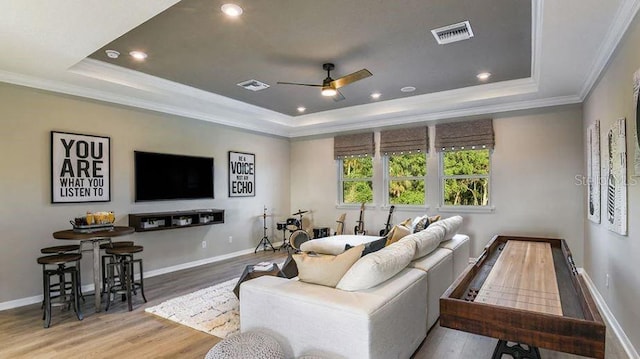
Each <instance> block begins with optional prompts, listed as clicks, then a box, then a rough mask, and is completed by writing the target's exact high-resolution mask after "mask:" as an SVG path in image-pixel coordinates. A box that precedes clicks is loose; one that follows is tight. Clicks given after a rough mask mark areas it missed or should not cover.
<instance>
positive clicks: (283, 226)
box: [276, 222, 287, 231]
mask: <svg viewBox="0 0 640 359" xmlns="http://www.w3.org/2000/svg"><path fill="white" fill-rule="evenodd" d="M276 226H277V227H278V230H279V231H282V230H284V229H286V228H287V222H278V223H276Z"/></svg>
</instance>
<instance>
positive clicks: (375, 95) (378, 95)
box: [371, 92, 382, 100]
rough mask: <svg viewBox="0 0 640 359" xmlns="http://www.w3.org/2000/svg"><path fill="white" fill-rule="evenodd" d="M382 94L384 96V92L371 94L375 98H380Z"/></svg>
mask: <svg viewBox="0 0 640 359" xmlns="http://www.w3.org/2000/svg"><path fill="white" fill-rule="evenodd" d="M380 96H382V94H381V93H380V92H374V93H372V94H371V98H372V99H374V100H377V99H379V98H380Z"/></svg>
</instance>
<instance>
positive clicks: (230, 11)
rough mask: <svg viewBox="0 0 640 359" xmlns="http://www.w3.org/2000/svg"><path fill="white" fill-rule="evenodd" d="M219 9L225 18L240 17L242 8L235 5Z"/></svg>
mask: <svg viewBox="0 0 640 359" xmlns="http://www.w3.org/2000/svg"><path fill="white" fill-rule="evenodd" d="M220 9H221V10H222V12H223V13H225V14H226V15H227V16H231V17H238V16H240V15H242V8H241V7H240V6H238V5H236V4H224V5H222V7H221V8H220Z"/></svg>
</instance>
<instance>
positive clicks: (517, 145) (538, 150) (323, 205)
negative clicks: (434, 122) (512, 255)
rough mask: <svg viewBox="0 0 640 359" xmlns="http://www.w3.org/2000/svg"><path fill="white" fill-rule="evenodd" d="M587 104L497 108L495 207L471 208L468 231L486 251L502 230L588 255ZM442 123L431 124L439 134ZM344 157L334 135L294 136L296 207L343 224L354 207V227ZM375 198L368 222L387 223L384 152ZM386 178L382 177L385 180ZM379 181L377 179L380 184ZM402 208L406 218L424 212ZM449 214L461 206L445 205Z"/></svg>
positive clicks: (431, 181) (377, 163) (431, 185)
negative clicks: (342, 176)
mask: <svg viewBox="0 0 640 359" xmlns="http://www.w3.org/2000/svg"><path fill="white" fill-rule="evenodd" d="M581 128H582V112H581V109H580V106H568V107H560V108H551V109H541V110H536V111H533V112H520V113H511V114H501V115H496V116H494V130H495V135H496V147H495V150H494V152H493V156H492V159H491V161H492V174H491V181H492V183H491V190H492V193H491V200H492V204H493V205H494V206H495V211H494V212H493V213H463V214H462V215H463V216H464V218H465V222H464V227H463V230H462V231H463V232H465V233H468V234H469V235H470V236H471V240H472V255H474V256H475V255H478V254H480V252H481V251H482V248H484V246H485V245H486V243H487V242H488V241H489V240H490V239H491V238H492V237H493V236H494V235H495V234H511V235H530V236H548V237H559V238H564V239H566V240H567V242H568V244H569V247H570V248H571V250H572V252H573V254H574V257H575V260H576V262H577V263H578V264H581V263H582V252H583V251H582V248H583V243H582V237H583V220H582V217H583V215H582V213H583V212H584V203H583V199H582V195H583V189H582V188H581V186H579V185H577V184H576V176H580V175H582V173H583V152H582V151H583V138H582V134H581ZM433 134H434V131H433V129H431V134H430V138H431V142H432V143H433ZM438 158H439V157H438V155H437V154H435V153H434V152H433V151H431V154H430V155H429V157H428V161H427V166H428V168H427V172H428V173H430V174H435V176H428V183H427V191H428V199H427V202H428V205H429V210H428V213H430V214H437V213H439V212H438V206H439V195H438V193H439V192H438V188H439V184H438V183H439V182H438V178H437V173H438V161H439V159H438ZM336 166H337V164H336V161H334V159H333V137H325V138H310V139H300V140H293V141H292V144H291V208H292V209H297V208H302V209H309V210H312V211H313V213H312V217H313V219H314V223H315V225H316V227H318V226H330V227H333V228H335V220H336V218H337V217H338V215H339V214H340V213H343V212H347V224H346V229H347V231H348V232H352V231H353V227H354V226H355V221H356V220H357V219H358V215H359V211H358V209H356V208H352V209H342V208H336V203H337V191H338V186H337V182H336V181H337V167H336ZM374 171H375V174H374V201H375V202H377V206H375V208H374V207H372V208H367V209H366V210H365V224H366V228H367V230H368V231H369V232H370V233H372V232H376V233H377V231H378V230H380V229H381V228H382V227H383V226H384V223H385V221H386V218H387V213H388V211H387V210H386V209H381V208H380V204H381V203H380V202H381V200H380V198H382V191H383V189H382V188H381V187H382V186H381V183H382V173H381V160H380V158H379V156H376V158H375V159H374ZM377 184H380V185H377ZM376 185H377V187H376ZM422 212H424V211H420V212H410V211H399V210H397V211H396V213H394V216H393V222H395V223H398V222H400V221H402V220H403V219H405V218H408V217H415V216H417V215H419V214H420V213H422ZM440 214H442V215H443V216H445V217H447V216H450V215H453V214H454V213H440Z"/></svg>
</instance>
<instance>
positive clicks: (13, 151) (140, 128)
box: [0, 84, 290, 304]
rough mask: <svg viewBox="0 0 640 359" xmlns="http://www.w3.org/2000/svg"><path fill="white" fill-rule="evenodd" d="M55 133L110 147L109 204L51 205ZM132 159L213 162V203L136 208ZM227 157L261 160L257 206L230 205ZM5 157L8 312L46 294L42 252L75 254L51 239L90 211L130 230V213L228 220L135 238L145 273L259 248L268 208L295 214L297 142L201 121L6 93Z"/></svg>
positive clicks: (0, 96)
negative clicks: (211, 213)
mask: <svg viewBox="0 0 640 359" xmlns="http://www.w3.org/2000/svg"><path fill="white" fill-rule="evenodd" d="M52 130H55V131H64V132H74V133H82V134H94V135H100V136H108V137H110V138H111V147H112V153H111V161H112V163H111V166H112V167H111V168H112V178H111V181H112V198H111V202H108V203H86V204H51V203H50V195H51V194H50V192H51V189H50V181H51V175H50V152H51V150H50V146H51V144H50V131H52ZM134 150H145V151H152V152H163V153H175V154H186V155H196V156H211V157H214V158H215V170H214V171H215V174H214V176H215V179H214V181H215V199H213V200H191V201H160V202H147V203H135V202H134V191H133V185H134V176H133V169H134V167H133V151H134ZM229 150H236V151H243V152H250V153H255V154H256V196H255V197H249V198H228V194H227V193H228V192H227V173H228V171H227V161H228V160H227V156H228V154H227V152H228V151H229ZM0 154H1V155H0V229H1V231H0V248H1V249H0V263H1V265H0V268H2V270H0V304H2V303H3V302H7V301H11V300H17V299H20V298H25V297H29V296H36V295H40V294H41V293H42V278H41V272H40V267H39V266H38V265H37V264H36V258H37V257H38V256H39V255H40V252H39V250H40V248H42V247H45V246H52V245H60V244H69V243H67V242H65V243H62V242H61V241H59V240H56V239H53V238H52V236H51V233H52V232H54V231H57V230H61V229H68V228H70V225H69V220H70V219H72V218H74V217H76V216H79V215H82V214H83V213H85V212H86V211H101V210H112V211H115V213H116V218H117V224H118V225H127V224H128V217H127V214H129V213H140V212H154V211H173V210H188V209H199V208H220V209H224V210H226V214H225V215H226V217H225V223H224V224H216V225H212V226H203V227H194V228H183V229H175V230H166V231H157V232H147V233H136V234H134V235H132V236H130V237H129V238H130V239H133V240H135V241H136V242H138V244H141V245H143V246H144V247H145V249H144V253H143V255H142V257H143V258H144V262H145V270H147V271H151V270H156V269H161V268H166V267H169V266H174V265H180V264H184V263H188V262H192V261H196V260H201V259H206V258H210V257H215V256H218V255H223V254H227V253H232V252H236V251H240V250H245V249H248V248H254V247H255V246H256V245H257V243H258V241H259V240H260V238H262V216H261V215H262V208H263V205H266V206H267V207H268V208H269V213H270V214H275V215H277V216H280V215H281V214H282V215H284V214H286V213H289V212H290V211H289V140H288V139H283V138H277V137H273V136H265V135H258V134H253V133H249V132H246V131H240V130H235V129H230V128H228V127H223V126H219V125H215V124H211V123H207V122H203V121H198V120H191V119H185V118H180V117H176V116H170V115H164V114H158V113H154V112H148V111H143V110H138V109H131V108H126V107H121V106H116V105H111V104H105V103H100V102H95V101H91V100H86V99H79V98H74V97H69V96H64V95H58V94H52V93H47V92H40V91H37V90H33V89H28V88H23V87H18V86H13V85H8V84H0ZM270 219H271V217H270ZM269 227H272V228H273V227H274V226H273V225H271V223H269ZM274 232H275V230H274ZM271 234H273V233H271ZM229 236H233V243H229V241H228V238H229ZM125 238H126V237H123V238H122V239H125ZM203 240H206V241H207V244H208V246H207V248H206V249H203V248H202V247H201V242H202V241H203ZM91 263H92V259H91V254H86V256H85V258H83V270H84V271H85V272H84V273H86V274H85V275H84V276H83V279H84V283H85V284H88V283H92V280H91V278H92V276H91V275H90V273H91ZM211 275H212V278H213V277H215V275H216V274H215V273H211Z"/></svg>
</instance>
